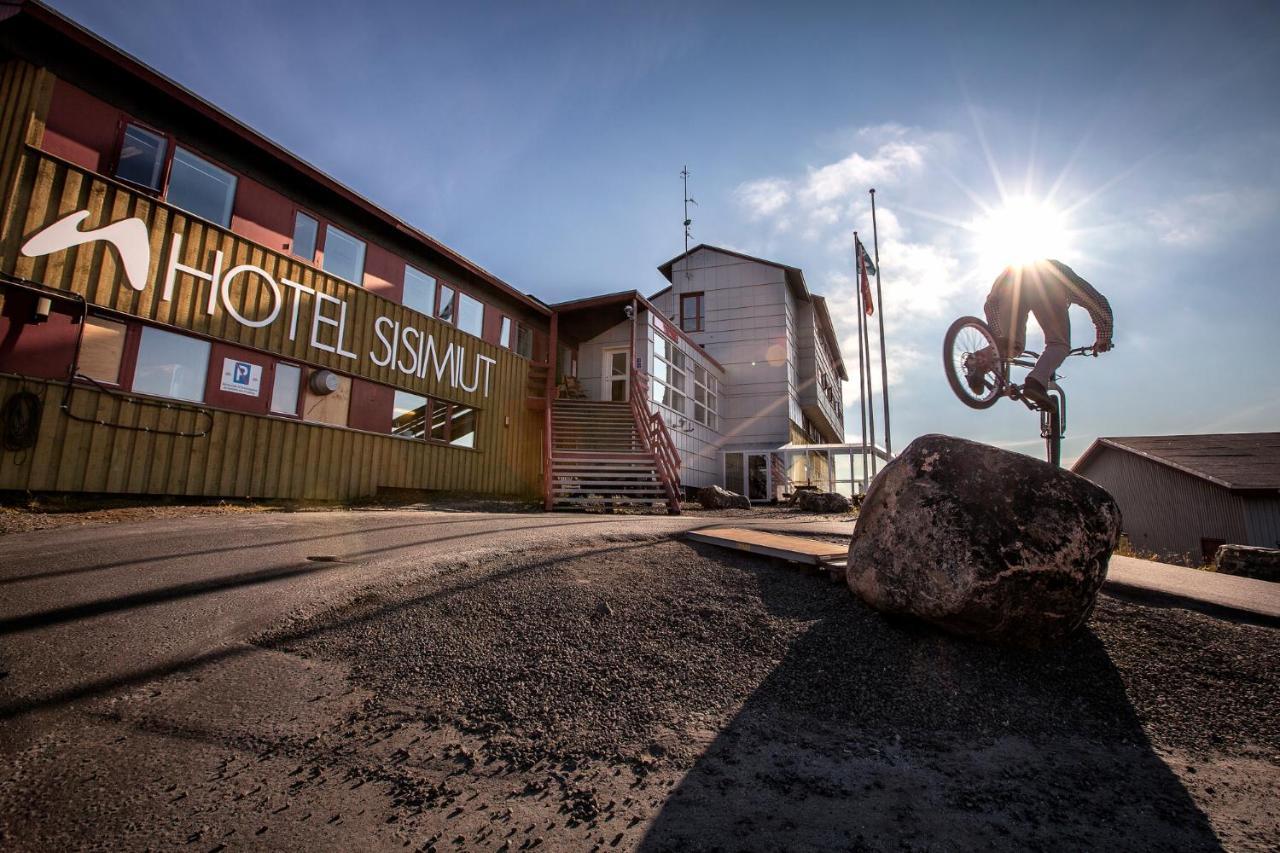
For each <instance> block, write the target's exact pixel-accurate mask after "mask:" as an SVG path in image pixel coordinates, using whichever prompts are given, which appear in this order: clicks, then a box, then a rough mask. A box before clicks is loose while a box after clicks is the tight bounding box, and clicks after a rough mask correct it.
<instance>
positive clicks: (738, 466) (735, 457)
mask: <svg viewBox="0 0 1280 853" xmlns="http://www.w3.org/2000/svg"><path fill="white" fill-rule="evenodd" d="M745 473H746V472H745V471H744V470H743V467H742V454H741V453H726V454H725V455H724V487H725V488H726V489H728V490H729V491H731V492H733V493H734V494H736V495H741V494H745V491H744V489H743V485H742V484H743V482H744V481H743V477H744V476H745Z"/></svg>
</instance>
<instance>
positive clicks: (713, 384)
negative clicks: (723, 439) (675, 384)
mask: <svg viewBox="0 0 1280 853" xmlns="http://www.w3.org/2000/svg"><path fill="white" fill-rule="evenodd" d="M699 373H701V374H702V376H703V378H705V379H706V381H705V382H699V381H698V374H699ZM699 391H701V392H702V397H703V399H702V401H701V402H699V400H698V392H699ZM698 409H702V417H698ZM693 419H694V420H695V421H697V422H698V423H700V424H702V425H703V426H705V427H708V428H710V429H716V428H717V422H718V421H719V419H720V380H718V379H716V378H715V376H713V375H712V374H711V371H710V370H707V369H706V368H705V367H703V366H702V365H701V364H698V363H697V362H696V361H695V362H694V363H693Z"/></svg>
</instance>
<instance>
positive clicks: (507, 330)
mask: <svg viewBox="0 0 1280 853" xmlns="http://www.w3.org/2000/svg"><path fill="white" fill-rule="evenodd" d="M498 345H499V346H502V347H506V348H507V349H511V318H510V317H503V318H502V330H501V331H500V332H498Z"/></svg>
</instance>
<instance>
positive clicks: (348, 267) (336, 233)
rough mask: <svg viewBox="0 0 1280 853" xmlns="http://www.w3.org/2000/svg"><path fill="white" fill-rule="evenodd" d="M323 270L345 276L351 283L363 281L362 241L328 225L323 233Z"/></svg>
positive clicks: (341, 276) (340, 276)
mask: <svg viewBox="0 0 1280 853" xmlns="http://www.w3.org/2000/svg"><path fill="white" fill-rule="evenodd" d="M321 266H322V268H323V269H324V271H325V272H328V273H333V274H334V275H336V276H338V277H339V278H345V279H346V280H347V281H349V282H351V283H352V284H363V283H364V243H363V242H362V241H360V240H357V239H356V238H355V237H352V236H351V235H350V234H348V233H347V232H345V231H343V230H341V229H338V228H334V227H333V226H332V225H330V226H329V227H328V228H326V229H325V233H324V263H323V264H322V265H321Z"/></svg>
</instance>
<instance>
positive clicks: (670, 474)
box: [627, 367, 682, 513]
mask: <svg viewBox="0 0 1280 853" xmlns="http://www.w3.org/2000/svg"><path fill="white" fill-rule="evenodd" d="M627 396H628V398H629V402H630V403H631V416H632V417H633V418H634V419H635V422H636V429H637V431H638V432H639V433H640V440H641V442H642V443H643V444H644V446H645V449H646V450H648V451H649V452H650V453H652V454H653V459H654V463H655V468H656V469H657V472H658V479H659V480H660V481H661V482H662V486H663V488H664V489H665V490H666V492H667V504H668V506H670V508H671V511H672V512H673V513H678V512H680V491H681V485H680V466H681V464H682V463H681V461H680V452H679V451H678V450H677V449H676V443H675V442H674V441H672V440H671V433H670V432H669V431H668V430H667V424H666V422H665V421H664V420H663V419H662V416H661V415H659V414H658V413H657V412H652V411H650V410H649V406H648V402H647V401H648V399H649V380H648V378H647V377H646V376H645V374H644V373H642V372H641V371H639V370H637V369H635V368H634V367H633V368H631V383H630V385H629V388H628V395H627Z"/></svg>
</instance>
